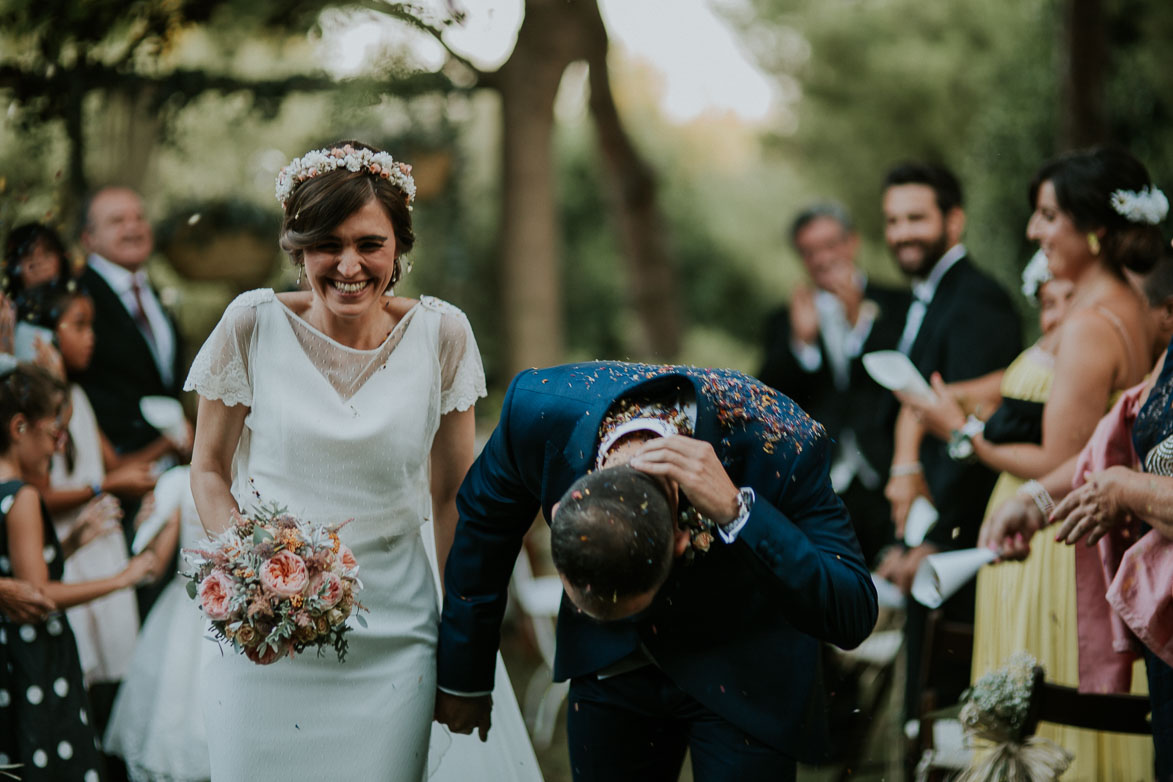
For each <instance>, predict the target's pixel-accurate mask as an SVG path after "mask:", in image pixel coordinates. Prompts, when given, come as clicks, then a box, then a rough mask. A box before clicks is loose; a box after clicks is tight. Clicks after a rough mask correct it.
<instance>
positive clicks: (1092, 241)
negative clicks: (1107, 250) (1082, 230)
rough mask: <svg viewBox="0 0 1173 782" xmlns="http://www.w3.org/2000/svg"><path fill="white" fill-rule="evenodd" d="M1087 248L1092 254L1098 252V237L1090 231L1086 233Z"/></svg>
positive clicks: (1097, 253)
mask: <svg viewBox="0 0 1173 782" xmlns="http://www.w3.org/2000/svg"><path fill="white" fill-rule="evenodd" d="M1087 248H1088V249H1089V250H1091V251H1092V255H1099V254H1100V237H1098V236H1096V235H1095V234H1094V233H1091V232H1090V231H1089V232H1088V235H1087Z"/></svg>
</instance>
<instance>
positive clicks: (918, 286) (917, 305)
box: [896, 243, 966, 356]
mask: <svg viewBox="0 0 1173 782" xmlns="http://www.w3.org/2000/svg"><path fill="white" fill-rule="evenodd" d="M965 254H966V250H965V245H964V244H960V243H958V244H955V245H953V246H952V247H950V248H949V249H948V250H947V251H946V252H945V254H944V255H942V256H941V260H939V261H937V265H936V266H934V267H933V270H932V271H931V272H929V276H928V277H926V278H924V279H923V280H917V281H915V282H914V283H913V284H912V296H913V299H912V304H910V305H909V306H908V317H907V318H906V319H905V321H904V332H903V333H902V334H901V335H900V344H899V345H898V346H897V348H896V349H897V350H899V351H900V352H901V353H903V354H904V355H906V356H907V355H908V354H909V351H911V350H912V345H913V343H914V342H916V335H917V334H919V333H920V327H921V324H922V323H924V320H925V313H926V312H927V311H928V309H929V304H930V303H931V302H932V301H933V297H934V296H936V295H937V286H938V285H940V284H941V278H943V277H944V276H945V273H946V272H948V271H949V270H950V269H952V268H953V266H954V265H955V264H956V263H957V262H958V261H960V260H961V259H962V258H964V257H965Z"/></svg>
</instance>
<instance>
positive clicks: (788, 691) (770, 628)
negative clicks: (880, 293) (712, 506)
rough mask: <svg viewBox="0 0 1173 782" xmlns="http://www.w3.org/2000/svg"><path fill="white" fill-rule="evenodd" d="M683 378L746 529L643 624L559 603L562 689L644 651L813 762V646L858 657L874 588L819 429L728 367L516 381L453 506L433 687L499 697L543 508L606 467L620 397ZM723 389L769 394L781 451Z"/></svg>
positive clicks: (545, 373) (767, 739)
mask: <svg viewBox="0 0 1173 782" xmlns="http://www.w3.org/2000/svg"><path fill="white" fill-rule="evenodd" d="M714 383H716V384H717V385H714ZM682 384H691V385H692V387H693V388H694V389H695V392H696V399H697V424H696V435H695V436H696V437H697V438H698V439H701V440H705V441H708V442H709V443H711V444H712V445H713V447H714V449H715V451H716V454H717V456H718V457H719V458H720V459H721V461H722V463H723V464H724V466H725V469H726V471H727V472H728V474H729V476H730V478H731V479H732V480H733V482H734V483H735V484H736V485H738V486H751V487H753V489H754V490H755V492H756V493H757V501H756V503H755V504H754V506H753V510H752V512H751V514H750V517H749V520H748V522H747V523H746V525H745V527H744V528H743V529H742V530H741V532H740V534H739V536H738V538H737V540H736V541H735V542H734V543H733V544H731V545H727V544H725V543H724V542H722V541H720V540H718V541H716V542H715V543H714V544H713V547H712V549H711V550H710V551H709V552H708V553H706V554H698V555H697V557H696V558H695V559H694V560H693V561H692V562H690V563H684V562H678V563H677V565H676V567H674V569H673V572H672V575H671V576H670V577H669V580H668V582H667V583H666V584H665V585H664V587H663V588H662V589H661V590H660V592H659V593H658V595H657V597H656V599H655V601H654V602H653V604H652V607H651V608H650V609H649V610H647V611H646V612H644V613H643V614H641V615H639V616H638V617H636V618H634V619H631V620H624V621H619V622H610V623H600V622H596V621H594V620H592V619H589V618H588V617H586V616H585V615H583V614H581V613H579V612H578V610H577V609H576V608H575V607H574V606H573V604H572V603H570V601H569V600H568V599H567V598H566V597H565V595H563V599H562V608H561V613H560V615H559V618H558V645H557V654H556V660H555V669H554V677H555V679H558V680H563V679H567V678H571V677H575V676H583V675H587V674H592V673H594V672H597V671H599V670H601V669H603V668H605V667H607V666H608V665H610V664H612V663H614V662H616V661H618V660H621V659H623V658H624V657H626V656H627V655H629V654H631V653H632V652H634V651H636V650H637V649H638V648H639V645H640V643H641V642H642V643H643V644H644V645H645V646H646V648H647V649H648V651H650V652H651V654H652V656H653V657H654V658H655V660H656V663H657V664H658V665H659V666H660V668H661V669H662V670H663V671H664V672H665V673H666V674H667V675H668V676H669V677H670V678H671V679H672V680H673V681H674V682H675V683H676V684H677V685H678V686H679V687H680V688H681V689H682V690H684V691H685V692H687V693H688V694H690V695H691V696H692V697H694V698H696V699H697V700H698V701H700V702H701V703H703V704H704V705H705V706H707V707H708V708H709V709H711V710H712V711H714V712H715V713H717V714H719V715H721V716H722V717H723V718H724V719H727V720H728V721H730V722H731V723H733V724H735V725H737V726H738V727H739V728H741V729H742V730H744V731H746V732H747V733H749V734H750V735H752V736H754V737H756V738H758V739H759V740H761V741H763V742H764V743H766V744H769V745H771V746H774V747H776V748H778V749H779V750H781V751H783V752H785V753H787V754H789V755H791V756H792V757H795V758H798V759H800V760H806V759H816V758H818V757H820V756H821V755H822V754H823V753H824V751H825V745H826V727H825V719H824V713H823V703H822V688H821V685H820V683H819V676H818V674H817V672H818V670H819V643H818V640H816V639H824V640H827V641H830V642H831V643H834V644H837V645H839V646H842V647H845V648H848V647H853V646H856V645H857V644H859V643H860V642H861V641H863V639H864V638H865V637H867V635H868V634H869V633H870V632H871V630H872V627H873V626H874V624H875V621H876V598H875V591H874V588H873V586H872V582H871V577H870V575H869V573H868V569H867V567H866V566H865V564H864V562H863V559H862V557H861V556H860V553H859V547H858V544H857V543H856V540H855V536H854V534H853V532H852V529H851V524H850V521H849V519H848V517H847V513H846V511H845V510H844V508H843V505H842V503H841V502H840V501H839V499H838V498H837V497H836V496H835V493H834V492H833V491H832V489H831V484H830V481H829V479H828V474H827V473H828V469H829V450H830V449H829V442H828V438H827V436H826V433H825V432H824V430H823V428H822V427H821V426H819V425H818V424H816V423H814V422H813V421H812V420H811V419H810V418H809V417H807V416H806V414H805V413H803V412H802V411H801V410H800V409H799V408H798V407H797V406H796V405H795V404H794V403H793V402H791V401H790V400H789V399H787V398H786V397H785V396H783V395H782V394H780V393H778V392H776V391H774V390H772V389H769V388H768V387H766V386H764V385H762V384H761V383H758V382H757V381H756V380H752V379H751V378H748V377H746V376H745V375H742V374H740V373H736V372H731V371H728V370H702V369H694V368H686V367H661V366H650V365H643V364H622V363H616V362H596V363H586V364H571V365H567V366H561V367H554V368H551V369H542V370H527V371H525V372H522V373H521V374H519V375H518V376H517V377H516V378H514V380H513V383H512V384H511V385H510V387H509V391H508V393H507V394H506V396H505V401H504V406H503V409H502V412H501V420H500V423H499V424H498V426H497V429H496V430H495V431H494V432H493V435H492V437H491V438H490V439H489V442H488V444H487V445H486V446H485V449H484V451H483V452H482V453H481V455H480V456H479V457H478V458H477V460H476V462H475V463H474V464H473V466H472V468H471V470H470V471H469V474H468V476H467V477H466V478H465V481H464V484H463V485H462V486H461V489H460V493H459V495H458V497H457V505H458V508H459V511H460V521H459V524H458V526H457V530H456V540H455V543H454V545H453V548H452V552H451V554H450V555H449V557H448V562H447V567H446V575H445V589H446V593H447V597H446V598H445V601H444V611H443V620H442V623H441V626H440V641H439V662H438V665H439V669H438V682H439V684H440V686H442V687H444V688H446V689H450V690H455V691H459V692H478V691H485V690H489V689H491V688H492V683H493V673H494V666H495V655H496V650H497V646H498V643H499V640H500V625H501V619H502V616H503V613H504V610H505V603H506V594H507V589H508V584H509V579H510V575H511V572H512V570H513V563H514V561H515V560H516V558H517V555H518V552H519V551H520V548H521V544H522V536H523V535H524V534H525V532H526V530H527V529H528V528H529V526H530V524H531V522H532V521H533V519H534V518H535V516H536V514H537V512H538V511H539V509H540V510H541V512H542V513H543V515H544V516H545V518H547V519H549V518H550V509H551V506H552V505H553V504H554V503H555V502H557V501H558V500H559V499H560V498H561V496H562V494H563V493H564V492H565V491H566V489H567V488H568V487H569V486H570V484H571V483H573V482H574V480H576V479H577V478H578V477H580V476H582V475H583V474H585V473H586V472H587V471H588V470H589V469H591V468H592V467H593V464H594V459H595V452H596V448H597V439H598V429H599V423H600V421H601V420H602V418H603V416H604V415H605V413H606V412H607V410H608V408H610V407H611V405H612V403H613V402H614V401H615V400H616V399H618V398H620V397H623V396H629V395H631V394H632V393H633V392H635V391H637V390H638V392H639V394H640V395H647V394H652V395H654V394H655V393H656V389H657V387H661V386H662V387H663V388H664V389H665V392H666V393H667V392H668V389H670V388H679V387H681V386H682ZM717 386H720V387H723V388H725V389H726V390H728V391H731V392H732V393H733V394H741V395H742V398H743V399H746V400H749V399H750V398H751V397H752V398H755V399H767V404H768V405H769V410H770V411H771V412H772V413H773V418H774V419H775V423H776V422H777V421H778V420H781V421H782V422H783V424H784V426H785V429H786V431H785V432H784V433H783V436H782V437H781V439H779V440H777V441H776V442H773V443H771V442H769V437H768V433H769V430H770V427H769V426H768V422H766V421H763V420H759V419H760V417H758V418H755V417H754V416H752V415H751V416H750V418H749V420H748V421H747V420H744V419H737V416H736V413H735V412H734V414H733V415H732V416H731V411H733V408H734V406H735V405H736V404H737V402H736V398H735V397H732V396H729V395H728V394H727V395H725V396H724V398H723V399H720V398H718V395H717V394H715V393H714V389H715V388H716V387H717ZM763 395H764V396H763ZM731 400H732V401H731ZM746 407H747V408H748V409H752V405H751V404H747V405H746ZM723 421H724V423H723Z"/></svg>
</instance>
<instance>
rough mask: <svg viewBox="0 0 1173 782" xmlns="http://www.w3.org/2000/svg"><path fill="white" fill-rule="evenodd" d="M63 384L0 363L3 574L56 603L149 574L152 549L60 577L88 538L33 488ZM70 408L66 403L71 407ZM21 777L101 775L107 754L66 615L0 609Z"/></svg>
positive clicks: (46, 456) (6, 753) (53, 436)
mask: <svg viewBox="0 0 1173 782" xmlns="http://www.w3.org/2000/svg"><path fill="white" fill-rule="evenodd" d="M64 399H65V396H64V389H63V387H62V386H61V384H60V383H58V382H57V381H56V380H54V379H53V378H52V377H51V376H49V375H48V374H46V373H44V372H43V371H41V370H39V369H37V368H34V367H28V366H25V365H19V366H13V365H11V364H9V365H8V366H0V576H3V577H11V578H18V579H22V580H24V581H27V582H29V583H31V584H32V585H33V586H35V587H36V588H38V589H39V590H40V591H41V593H42V594H44V595H45V596H46V597H48V598H49V599H50V600H52V601H53V602H54V603H55V604H56V605H57V607H58V608H68V607H70V606H74V605H78V604H81V603H85V602H87V601H89V600H94V599H95V598H98V597H101V596H103V595H107V594H109V593H111V592H114V591H116V590H119V589H127V588H130V587H132V586H134V585H135V584H137V583H138V582H139V581H141V580H143V579H144V578H147V577H149V576H150V574H151V570H152V568H153V567H154V566H155V565H156V558H155V555H154V554H153V553H151V552H145V553H144V554H142V555H140V556H138V557H135V558H134V559H132V560H131V561H130V563H129V564H128V566H127V567H126V569H125V570H123V571H122V572H120V573H118V574H117V575H115V576H112V577H110V578H106V579H101V580H97V581H87V582H83V583H76V584H62V583H61V581H60V579H61V575H62V572H63V570H64V561H65V557H66V556H67V555H68V553H72V552H71V549H75V548H77V547H79V546H81V545H84V542H86V537H87V535H85V534H79V535H78V536H76V537H74V536H72V535H71V539H67V540H66V541H65V545H63V544H62V542H60V541H58V539H57V536H56V534H55V533H54V531H53V525H52V524H51V523H50V521H49V517H48V514H47V513H46V512H45V508H44V505H43V503H42V501H41V497H40V495H39V494H38V493H37V490H36V489H35V488H33V487H32V486H30V485H28V484H26V483H24V480H44V478H45V476H46V475H47V472H48V468H49V461H50V459H51V457H52V455H53V452H54V451H55V450H56V448H57V445H58V443H59V442H60V441H61V434H62V431H63V428H64V426H65V423H67V422H66V421H62V420H61V416H60V414H61V411H62V408H63V403H64ZM66 415H68V413H66ZM8 764H19V766H20V767H19V768H17V769H15V771H14V773H15V774H16V775H17V776H18V777H19V778H20V779H22V780H25V782H39V781H42V780H43V781H45V782H47V781H48V780H53V781H54V782H65V781H66V780H77V781H78V782H97V781H98V780H100V779H101V776H100V772H101V760H100V755H99V753H98V749H97V739H96V737H95V735H94V729H93V727H92V726H91V725H90V720H89V709H88V705H87V702H86V695H85V688H84V685H83V683H82V674H81V666H80V664H79V662H78V656H77V645H76V642H75V641H74V637H73V632H72V630H71V629H70V627H69V622H68V621H67V620H66V618H65V617H64V615H61V614H52V615H50V616H49V617H48V618H47V619H46V620H45V621H44V622H40V623H37V624H18V623H16V622H13V621H11V620H9V619H8V618H6V617H4V616H3V615H0V765H8Z"/></svg>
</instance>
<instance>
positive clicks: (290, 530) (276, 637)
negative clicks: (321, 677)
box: [183, 505, 366, 665]
mask: <svg viewBox="0 0 1173 782" xmlns="http://www.w3.org/2000/svg"><path fill="white" fill-rule="evenodd" d="M345 523H346V522H343V523H342V524H335V525H332V526H328V525H321V524H311V523H309V522H307V521H304V520H302V519H299V518H297V517H296V516H292V515H290V514H289V513H287V512H286V511H285V509H284V508H281V507H278V506H276V505H263V506H261V507H260V508H258V509H257V510H256V511H254V512H253V514H252V515H251V516H242V515H240V514H236V513H234V514H233V518H232V524H231V525H229V527H228V529H226V530H224V531H223V532H222V533H220V534H219V535H218V536H216V537H215V538H213V539H212V540H211V541H210V545H209V546H208V547H207V549H184V554H185V555H186V557H187V561H188V563H189V565H190V566H191V567H192V568H193V570H192V571H191V572H188V573H184V574H183V575H184V576H186V577H187V578H189V579H190V581H189V582H188V584H187V594H188V595H189V596H190V597H191V598H192V599H193V600H195V601H196V602H197V603H199V606H200V610H202V611H203V613H204V616H206V617H208V619H210V620H211V625H212V632H213V634H214V635H215V637H216V640H218V641H223V642H227V643H229V644H231V645H232V647H233V648H234V649H236V651H238V652H240V653H242V654H244V655H245V656H246V657H248V659H250V660H252V661H253V662H255V663H258V664H260V665H268V664H269V663H272V662H276V661H277V660H279V659H280V658H282V657H286V656H288V657H293V656H294V655H295V654H299V653H301V652H303V651H304V650H305V649H306V648H307V647H310V646H316V647H317V648H318V654H319V655H320V654H322V652H323V650H324V649H325V648H326V647H327V646H331V647H333V648H334V651H335V652H337V654H338V659H339V661H342V660H345V659H346V650H347V638H346V634H347V632H348V631H349V629H350V628H349V627H348V626H347V624H346V620H347V618H348V617H350V615H351V614H352V613H353V614H354V615H355V619H356V620H357V621H358V623H359V624H360V625H362V626H363V627H366V620H365V619H363V617H362V616H361V615H359V614H357V613H355V612H356V610H365V609H364V608H363V606H362V604H361V603H359V602H358V601H357V600H356V598H355V595H356V594H357V593H358V591H359V590H361V589H362V582H361V581H359V580H358V562H356V561H355V558H354V554H353V553H352V552H351V550H350V549H349V548H347V546H346V545H345V544H344V543H342V541H341V540H340V539H339V537H338V530H339V529H341V528H342V527H343V526H344V525H345Z"/></svg>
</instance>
